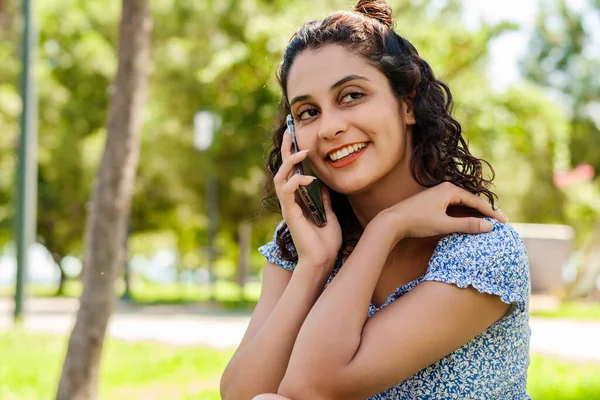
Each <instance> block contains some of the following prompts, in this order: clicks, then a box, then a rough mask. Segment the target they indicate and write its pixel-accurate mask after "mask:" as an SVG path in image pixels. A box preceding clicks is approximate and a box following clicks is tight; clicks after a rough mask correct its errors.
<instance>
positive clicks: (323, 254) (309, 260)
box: [273, 130, 342, 277]
mask: <svg viewBox="0 0 600 400" xmlns="http://www.w3.org/2000/svg"><path fill="white" fill-rule="evenodd" d="M291 149H292V138H291V135H290V134H289V132H288V131H287V130H286V131H285V133H284V134H283V142H282V144H281V155H282V158H283V163H282V164H281V167H279V171H278V172H277V174H276V175H275V177H274V178H273V182H274V184H275V191H276V193H277V197H278V198H279V203H280V204H281V211H282V215H283V219H284V220H285V222H286V223H287V226H288V227H289V229H290V233H291V235H292V239H293V240H294V246H295V248H296V252H297V253H298V261H299V263H300V261H301V262H302V264H307V265H311V266H314V267H315V268H318V269H319V271H317V272H318V273H322V274H323V277H324V276H325V275H326V276H327V277H329V274H330V273H331V269H332V268H333V264H334V263H335V260H336V258H337V254H338V251H339V249H340V247H341V245H342V230H341V228H340V224H339V222H338V220H337V217H336V215H335V213H334V212H333V209H332V208H331V197H330V196H329V190H328V189H327V187H326V186H325V185H324V184H321V192H322V194H323V203H324V205H325V213H326V217H327V225H325V226H323V227H318V226H316V225H315V224H314V222H313V221H312V220H311V219H310V216H308V215H307V214H306V213H305V212H304V211H303V210H302V208H301V207H300V205H299V204H298V202H297V201H296V191H297V190H298V188H299V187H300V186H307V185H308V184H310V183H311V182H312V181H313V180H314V179H315V178H314V177H312V176H307V175H299V174H296V172H295V168H294V165H296V164H298V163H300V162H301V161H302V160H304V159H305V158H306V157H307V155H308V151H307V150H305V151H300V152H298V153H296V154H292V151H291Z"/></svg>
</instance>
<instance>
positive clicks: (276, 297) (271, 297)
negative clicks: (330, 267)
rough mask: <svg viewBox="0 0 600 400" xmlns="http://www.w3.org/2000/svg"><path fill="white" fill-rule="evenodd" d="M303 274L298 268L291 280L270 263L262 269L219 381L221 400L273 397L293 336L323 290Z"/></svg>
mask: <svg viewBox="0 0 600 400" xmlns="http://www.w3.org/2000/svg"><path fill="white" fill-rule="evenodd" d="M306 270H308V269H306ZM306 270H305V268H304V267H303V266H302V265H300V264H298V265H297V266H296V271H295V272H294V273H293V274H292V273H291V272H290V271H287V270H285V269H283V268H281V267H279V266H277V265H274V264H272V263H270V262H268V263H267V265H266V266H265V272H264V274H263V288H262V292H261V298H260V300H259V303H258V304H257V306H256V310H255V312H254V314H253V316H252V320H251V321H250V324H249V326H248V329H247V331H246V334H245V335H244V339H243V340H242V343H241V344H240V346H239V348H238V350H237V351H236V353H235V354H234V356H233V358H232V359H231V361H230V362H229V364H228V365H227V368H226V369H225V372H224V373H223V376H222V377H221V397H222V398H223V399H224V400H237V399H240V400H248V399H251V398H252V397H253V396H256V395H257V394H259V393H265V392H277V388H278V387H279V384H280V383H281V380H282V379H283V376H284V374H285V370H286V368H287V365H288V361H289V358H290V354H291V352H292V347H293V346H294V342H295V341H296V336H297V335H298V331H299V330H300V327H301V326H302V323H303V322H304V320H305V318H306V316H307V315H308V312H309V311H310V309H311V308H312V306H313V305H314V303H315V301H316V300H317V298H318V296H319V294H320V293H321V290H322V288H323V286H324V281H323V279H322V278H318V277H317V276H316V275H309V274H307V273H305V272H306Z"/></svg>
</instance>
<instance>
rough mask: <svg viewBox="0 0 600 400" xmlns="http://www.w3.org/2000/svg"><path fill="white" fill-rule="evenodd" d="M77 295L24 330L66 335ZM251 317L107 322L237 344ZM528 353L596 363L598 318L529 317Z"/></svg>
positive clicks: (192, 340)
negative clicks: (586, 319)
mask: <svg viewBox="0 0 600 400" xmlns="http://www.w3.org/2000/svg"><path fill="white" fill-rule="evenodd" d="M77 307H78V301H77V300H76V299H63V298H48V299H29V301H28V302H27V304H26V311H27V315H26V318H25V321H24V325H25V328H26V329H27V330H29V331H32V332H51V333H59V334H64V333H68V332H70V330H71V328H72V326H73V323H74V321H75V313H76V311H77ZM12 310H13V302H12V299H11V298H6V297H4V298H0V335H1V334H2V333H1V332H2V331H4V330H7V329H9V328H10V327H11V326H12ZM249 320H250V314H248V313H218V312H214V311H213V310H212V309H211V307H210V306H207V305H203V304H190V305H173V306H157V305H156V306H139V305H135V304H127V303H120V304H119V306H118V307H117V310H116V311H115V313H114V314H113V316H112V318H111V321H110V324H109V334H110V335H111V336H112V337H115V338H118V339H122V340H127V341H156V342H161V343H168V344H173V345H180V346H200V345H203V346H210V347H215V348H221V349H232V348H235V347H236V346H237V345H238V343H239V342H240V340H241V339H242V336H243V335H244V332H245V330H246V326H247V325H248V322H249ZM530 325H531V331H532V333H531V352H532V353H540V354H547V355H555V356H558V357H561V358H565V359H573V360H582V361H585V360H589V361H594V362H600V322H595V321H573V320H560V319H541V318H531V320H530Z"/></svg>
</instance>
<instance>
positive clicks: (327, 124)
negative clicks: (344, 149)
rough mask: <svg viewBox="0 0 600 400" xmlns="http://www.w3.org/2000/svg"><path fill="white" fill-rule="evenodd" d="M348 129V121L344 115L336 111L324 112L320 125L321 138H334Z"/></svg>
mask: <svg viewBox="0 0 600 400" xmlns="http://www.w3.org/2000/svg"><path fill="white" fill-rule="evenodd" d="M347 129H348V123H347V121H346V120H345V119H344V118H343V116H342V115H340V114H339V113H336V112H334V111H331V112H327V113H326V112H322V114H321V124H320V126H319V138H320V139H333V138H335V137H336V136H337V135H339V134H340V133H343V132H345V131H346V130H347Z"/></svg>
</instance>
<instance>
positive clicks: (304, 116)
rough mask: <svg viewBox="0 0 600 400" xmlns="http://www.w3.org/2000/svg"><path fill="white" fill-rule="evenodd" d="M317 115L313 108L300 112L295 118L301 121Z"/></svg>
mask: <svg viewBox="0 0 600 400" xmlns="http://www.w3.org/2000/svg"><path fill="white" fill-rule="evenodd" d="M317 113H318V111H317V110H316V109H315V108H309V109H308V110H304V111H300V112H299V113H298V116H297V118H298V120H299V121H303V120H306V119H309V118H312V117H314V116H316V115H317Z"/></svg>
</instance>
